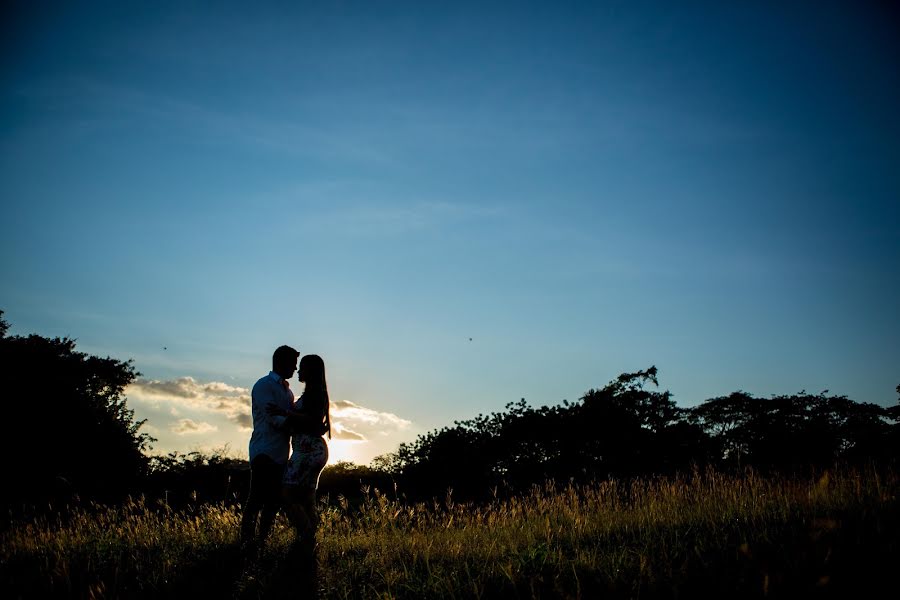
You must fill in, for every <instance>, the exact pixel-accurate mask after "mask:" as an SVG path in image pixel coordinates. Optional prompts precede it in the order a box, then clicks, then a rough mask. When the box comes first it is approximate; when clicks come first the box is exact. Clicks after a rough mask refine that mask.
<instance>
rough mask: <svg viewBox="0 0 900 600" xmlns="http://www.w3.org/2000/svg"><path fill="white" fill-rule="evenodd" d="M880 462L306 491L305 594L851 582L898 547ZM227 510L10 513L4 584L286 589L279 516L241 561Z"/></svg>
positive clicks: (898, 518) (49, 588) (249, 593)
mask: <svg viewBox="0 0 900 600" xmlns="http://www.w3.org/2000/svg"><path fill="white" fill-rule="evenodd" d="M898 483H900V481H898V478H897V476H896V474H894V473H890V472H888V473H879V472H877V471H874V470H853V469H852V470H837V471H826V472H824V473H822V474H820V475H817V476H816V477H815V478H799V477H791V478H786V477H777V476H769V477H761V476H759V475H757V474H756V473H753V472H751V471H748V472H746V473H744V474H742V475H739V476H728V475H723V474H720V473H716V472H714V471H708V472H697V473H694V474H689V475H684V476H678V477H673V478H652V479H635V480H631V481H630V482H623V481H619V480H608V481H604V482H599V483H595V484H592V485H587V486H575V485H568V486H564V487H557V486H554V485H551V484H548V485H546V486H544V487H535V488H533V489H531V490H530V491H529V492H527V493H525V494H522V495H519V496H513V497H511V498H508V499H505V500H503V499H496V500H491V501H489V502H486V503H480V504H468V503H456V502H454V501H453V499H452V497H447V498H445V499H444V500H443V501H441V502H431V503H410V502H404V501H403V500H402V499H401V500H397V499H394V498H390V497H388V496H386V495H384V494H381V493H380V492H374V491H373V492H371V493H369V494H368V495H366V496H365V497H364V499H363V502H362V503H361V505H360V506H358V507H356V508H352V507H349V506H348V504H347V503H346V502H344V501H343V500H342V499H338V500H336V501H330V502H329V501H324V502H323V503H322V505H321V513H322V518H321V521H322V525H321V528H320V536H319V548H318V572H317V577H316V579H315V580H314V582H313V588H314V589H315V590H317V591H318V596H319V597H322V598H599V597H604V598H638V597H641V598H676V597H681V598H694V597H720V598H721V597H729V598H731V597H753V598H757V597H759V598H761V597H781V598H795V597H835V598H839V597H857V596H859V597H867V594H871V593H873V592H874V591H876V590H878V589H879V587H880V586H881V589H890V588H889V587H887V588H885V587H883V586H891V585H893V582H894V579H895V574H894V569H895V566H896V564H897V560H898V559H900V548H898V539H897V536H896V532H897V531H898V526H900V511H898V503H897V492H898V488H900V485H898ZM238 521H239V510H238V508H237V507H236V506H226V505H223V504H216V505H205V506H202V507H198V508H196V509H189V510H185V511H171V510H170V509H168V508H167V507H166V506H165V505H161V504H148V503H146V502H144V501H138V502H126V503H124V504H122V505H120V506H118V507H109V508H107V507H99V506H96V507H91V508H87V509H80V510H77V511H75V512H73V513H71V514H68V515H66V516H65V517H64V518H59V517H57V518H39V519H34V520H30V521H23V522H18V523H16V524H14V526H13V527H12V528H11V529H9V530H8V531H7V532H6V533H4V534H3V537H2V546H0V547H2V551H0V565H2V566H0V569H2V573H0V581H2V586H3V589H4V590H5V594H4V596H5V597H8V598H18V597H23V598H24V597H46V596H56V597H78V598H114V597H140V598H143V597H146V598H153V597H220V598H221V597H237V598H282V597H285V598H286V597H300V596H299V595H298V592H299V591H300V590H301V589H302V586H304V585H305V584H304V583H303V579H302V568H301V567H300V566H299V563H297V562H296V561H295V560H294V559H293V558H292V557H291V553H290V551H289V546H290V544H291V542H292V535H293V534H292V533H291V531H290V528H289V527H287V526H286V524H285V523H283V522H279V523H278V524H277V526H276V528H275V531H274V534H273V537H272V539H271V540H270V544H269V546H268V548H267V551H266V553H265V554H264V556H263V557H262V559H261V561H260V562H259V563H257V565H256V566H255V567H253V568H251V569H248V570H243V571H242V569H241V567H240V559H239V554H238V548H237V531H238Z"/></svg>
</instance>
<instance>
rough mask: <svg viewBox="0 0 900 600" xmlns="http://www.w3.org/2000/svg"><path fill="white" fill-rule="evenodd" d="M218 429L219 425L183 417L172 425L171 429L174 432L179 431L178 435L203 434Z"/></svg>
mask: <svg viewBox="0 0 900 600" xmlns="http://www.w3.org/2000/svg"><path fill="white" fill-rule="evenodd" d="M217 429H218V427H216V426H215V425H211V424H209V423H207V422H205V421H200V422H197V421H194V420H192V419H181V420H179V421H178V422H177V423H175V424H173V425H172V427H170V431H172V433H177V434H178V435H186V434H203V433H209V432H211V431H216V430H217Z"/></svg>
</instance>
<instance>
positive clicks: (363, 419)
mask: <svg viewBox="0 0 900 600" xmlns="http://www.w3.org/2000/svg"><path fill="white" fill-rule="evenodd" d="M331 420H332V423H333V424H334V425H333V427H332V435H333V436H334V438H335V439H339V440H346V441H355V442H365V441H368V440H369V439H370V438H371V436H373V435H390V434H391V433H395V432H399V431H403V430H406V429H408V428H409V427H410V425H412V422H411V421H408V420H406V419H403V418H401V417H398V416H397V415H395V414H394V413H389V412H380V411H377V410H374V409H371V408H366V407H365V406H360V405H359V404H356V403H355V402H351V401H350V400H336V401H333V402H332V403H331Z"/></svg>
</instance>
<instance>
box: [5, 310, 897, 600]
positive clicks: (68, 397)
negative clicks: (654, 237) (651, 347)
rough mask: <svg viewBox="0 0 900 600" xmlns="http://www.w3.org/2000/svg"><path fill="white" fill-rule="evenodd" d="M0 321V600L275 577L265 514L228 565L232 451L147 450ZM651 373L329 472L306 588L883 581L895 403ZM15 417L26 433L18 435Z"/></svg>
mask: <svg viewBox="0 0 900 600" xmlns="http://www.w3.org/2000/svg"><path fill="white" fill-rule="evenodd" d="M0 317H2V313H0ZM6 333H7V324H6V323H5V322H4V321H3V320H2V318H0V377H2V381H3V383H4V389H5V393H6V397H7V399H15V401H8V402H6V403H5V404H4V406H5V410H6V415H5V418H4V419H2V420H0V460H2V461H3V468H4V472H5V473H6V474H7V480H6V481H7V482H9V484H10V485H7V486H6V488H5V489H4V491H3V493H2V497H0V504H2V522H0V541H2V546H0V589H3V590H4V592H5V593H4V597H43V596H48V595H49V596H58V597H84V598H88V597H93V598H101V597H164V596H197V595H200V596H203V597H207V596H210V595H212V596H218V597H222V596H236V597H246V598H257V597H281V595H285V597H288V596H290V592H296V591H297V589H296V585H297V582H298V577H297V564H296V561H295V557H293V556H292V555H291V554H290V552H289V551H288V548H289V545H290V542H291V533H290V531H289V528H287V527H286V526H285V525H284V523H279V526H278V527H276V532H275V535H274V538H273V540H272V543H271V544H270V546H269V548H268V550H267V552H266V554H265V555H264V556H263V557H262V560H261V561H260V562H258V563H257V564H256V565H255V566H253V567H252V568H250V569H249V570H245V569H242V568H241V565H240V560H239V557H238V551H237V547H236V536H237V531H238V525H237V523H238V515H239V511H240V503H241V502H242V501H243V499H244V497H245V495H246V490H247V483H248V475H249V473H248V470H247V464H246V461H244V460H242V459H239V458H234V457H229V456H227V455H226V454H224V453H218V454H213V455H207V456H204V455H200V454H197V453H192V454H187V455H184V454H171V455H168V456H163V457H159V456H157V457H151V456H149V454H148V450H149V449H150V447H151V444H152V442H153V441H154V440H153V439H152V438H150V437H149V436H148V435H146V434H144V433H141V432H140V429H141V425H142V424H143V423H142V422H141V421H135V420H134V418H133V413H132V411H131V410H130V409H128V407H127V404H126V399H125V398H124V396H123V391H124V389H125V388H126V386H127V385H128V384H129V383H130V382H132V381H133V380H134V378H135V377H137V376H138V373H137V372H136V371H135V369H134V367H133V365H132V364H131V362H123V361H119V360H116V359H112V358H98V357H94V356H89V355H86V354H84V353H81V352H78V351H76V350H75V343H74V341H72V340H68V339H59V338H55V339H50V338H44V337H41V336H38V335H30V336H27V337H23V336H8V335H6ZM657 374H658V373H657V370H656V368H655V367H651V368H649V369H647V370H644V371H638V372H635V373H625V374H622V375H621V376H619V377H618V378H616V379H615V380H613V381H612V382H610V383H609V384H607V385H606V386H604V387H603V388H601V389H591V390H588V391H587V392H586V393H585V394H584V396H583V397H582V398H581V399H580V400H579V401H577V402H573V403H568V402H563V403H562V404H560V405H557V406H550V407H548V406H543V407H540V408H534V407H531V406H529V405H528V404H527V403H525V401H524V400H523V401H521V402H519V403H516V404H509V405H507V406H506V408H505V409H504V410H503V411H501V412H496V413H492V414H490V415H488V416H484V415H479V416H478V417H476V418H474V419H472V420H468V421H462V422H457V423H455V424H454V425H453V426H452V427H446V428H443V429H440V430H437V431H433V432H431V433H429V434H426V435H424V436H421V437H419V438H418V439H417V440H416V441H415V442H414V443H411V444H404V445H402V446H400V448H399V449H398V451H397V452H395V453H393V454H390V455H386V456H383V457H380V458H379V459H377V460H376V461H375V462H374V463H373V465H372V466H370V467H363V466H358V465H351V464H348V463H338V464H337V465H332V466H330V467H328V468H327V469H326V471H325V472H324V473H323V475H322V481H321V489H320V492H321V496H322V527H321V529H320V536H321V537H320V547H319V552H318V558H319V562H318V564H319V571H318V576H317V577H315V578H314V582H315V583H314V584H315V586H317V587H318V589H319V591H320V595H322V596H324V597H360V598H369V597H410V598H416V597H438V598H441V597H444V598H459V597H525V598H531V597H572V598H578V597H585V598H590V597H597V596H599V595H602V596H604V597H622V598H627V597H660V598H661V597H694V596H697V595H717V596H723V595H726V596H739V597H740V596H747V597H761V596H772V595H775V596H781V597H792V596H796V595H798V594H802V595H824V596H835V597H838V596H841V595H849V594H850V593H851V592H853V593H857V592H862V591H864V590H870V589H876V586H878V585H893V573H892V568H893V565H894V564H896V563H897V560H898V559H900V554H898V548H897V535H896V532H897V531H898V525H900V523H898V504H897V491H898V487H900V486H898V478H897V476H896V465H897V459H898V456H900V406H896V405H895V406H891V407H883V406H880V405H876V404H869V403H860V402H855V401H853V400H850V399H848V398H846V397H844V396H834V395H828V392H827V391H825V392H821V393H816V394H808V393H806V392H800V393H797V394H791V395H782V396H776V397H773V398H768V399H762V398H754V397H753V396H751V395H749V394H746V393H743V392H740V391H739V392H735V393H733V394H730V395H728V396H723V397H720V398H712V399H708V400H706V401H705V402H702V403H700V404H698V405H696V406H694V407H693V408H683V407H680V406H678V405H676V404H675V402H674V400H673V398H672V396H671V394H670V393H669V392H667V391H665V392H663V391H659V390H658V389H657V386H658V380H657ZM42 382H43V383H46V384H47V385H44V384H43V383H42ZM45 388H46V389H45ZM897 391H898V392H900V386H898V390H897ZM35 423H39V427H40V429H41V432H42V433H41V438H42V439H44V440H47V443H46V444H36V443H34V441H33V439H32V440H31V441H30V442H29V441H28V439H29V438H28V436H27V435H26V436H25V438H26V439H25V442H24V445H23V441H22V440H23V435H22V434H23V429H24V430H25V431H24V433H26V434H27V433H28V430H29V427H28V426H26V425H25V424H35ZM35 426H36V425H35ZM26 448H27V450H28V451H27V452H26V451H23V450H24V449H26ZM62 450H65V451H62ZM310 573H312V571H310Z"/></svg>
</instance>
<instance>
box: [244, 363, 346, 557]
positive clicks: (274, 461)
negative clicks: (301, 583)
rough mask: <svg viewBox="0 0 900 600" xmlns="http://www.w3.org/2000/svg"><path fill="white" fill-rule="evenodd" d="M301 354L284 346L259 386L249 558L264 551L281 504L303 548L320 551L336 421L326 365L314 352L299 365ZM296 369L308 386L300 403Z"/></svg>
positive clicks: (247, 518) (247, 517) (247, 526)
mask: <svg viewBox="0 0 900 600" xmlns="http://www.w3.org/2000/svg"><path fill="white" fill-rule="evenodd" d="M299 356H300V353H299V352H297V351H296V350H294V349H293V348H291V347H290V346H280V347H279V348H277V349H276V350H275V353H274V354H273V355H272V371H271V372H269V374H268V375H266V376H265V377H263V378H262V379H260V380H259V381H257V382H256V385H254V386H253V392H252V412H253V434H252V435H251V437H250V494H249V496H248V498H247V503H246V505H245V507H244V514H243V517H242V519H241V546H242V548H243V549H244V551H245V554H246V555H247V556H254V555H256V553H257V552H259V550H260V549H261V547H262V545H263V544H264V543H265V541H266V537H267V536H268V535H269V531H270V530H271V529H272V523H273V521H274V520H275V515H276V513H277V512H278V509H279V508H281V509H283V510H284V512H285V514H286V515H287V517H288V520H289V521H290V523H291V525H292V526H293V528H294V530H295V532H296V544H297V545H298V546H299V549H300V550H301V551H302V552H303V553H304V554H307V555H309V556H312V554H313V552H314V550H315V544H316V525H317V523H318V515H317V514H316V488H317V487H318V483H319V474H320V473H321V472H322V468H323V467H324V466H325V463H326V462H328V446H327V445H326V444H325V440H324V439H323V436H324V435H326V434H327V435H328V437H329V439H330V438H331V419H330V417H329V410H328V408H329V405H328V386H327V384H326V382H325V363H324V362H323V361H322V359H321V358H319V357H318V356H316V355H315V354H308V355H306V356H304V357H303V358H302V359H301V360H300V365H299V367H298V365H297V359H298V357H299ZM295 371H296V372H297V379H298V380H299V381H300V383H303V384H305V391H304V392H303V394H302V395H301V396H300V397H299V398H297V400H296V401H295V400H294V393H293V392H292V391H291V387H290V379H291V377H293V375H294V372H295ZM289 449H292V450H293V451H292V452H290V456H289Z"/></svg>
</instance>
